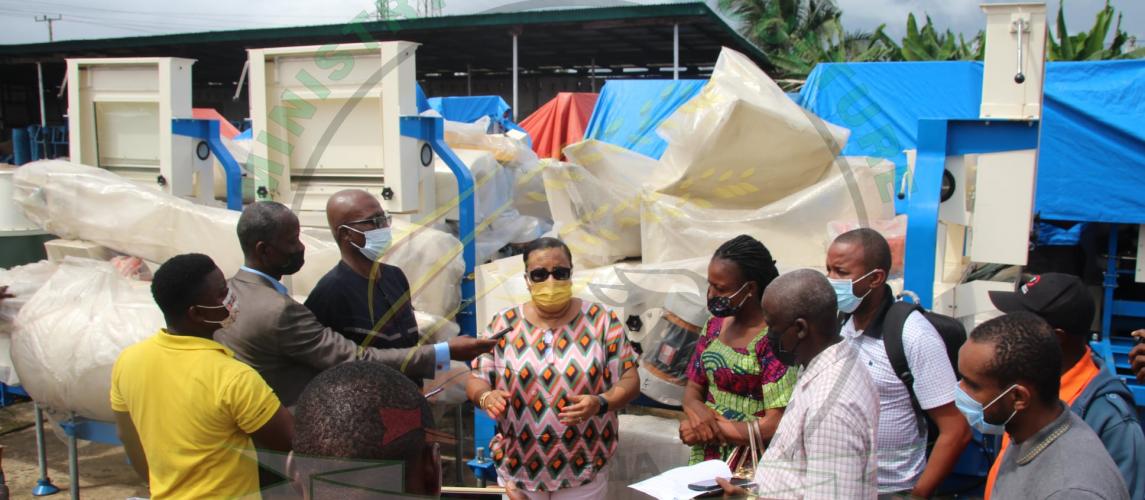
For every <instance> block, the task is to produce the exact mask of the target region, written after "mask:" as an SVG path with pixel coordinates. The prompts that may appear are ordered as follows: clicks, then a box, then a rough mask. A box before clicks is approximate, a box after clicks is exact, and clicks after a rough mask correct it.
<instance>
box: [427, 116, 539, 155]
mask: <svg viewBox="0 0 1145 500" xmlns="http://www.w3.org/2000/svg"><path fill="white" fill-rule="evenodd" d="M422 114H423V115H430V116H440V115H437V114H436V113H433V112H426V113H422ZM487 130H489V117H484V118H481V119H480V120H477V121H475V122H473V123H461V122H455V121H449V120H445V143H446V144H448V145H449V147H451V148H453V149H454V150H457V149H478V150H482V151H489V152H491V153H493V157H494V158H496V159H497V161H499V162H501V163H510V162H514V161H520V160H522V159H524V158H529V157H532V158H536V157H537V155H536V153H533V150H532V149H531V148H529V144H528V143H527V142H525V141H521V140H517V139H514V138H512V137H509V136H508V135H506V134H488V133H486V131H487Z"/></svg>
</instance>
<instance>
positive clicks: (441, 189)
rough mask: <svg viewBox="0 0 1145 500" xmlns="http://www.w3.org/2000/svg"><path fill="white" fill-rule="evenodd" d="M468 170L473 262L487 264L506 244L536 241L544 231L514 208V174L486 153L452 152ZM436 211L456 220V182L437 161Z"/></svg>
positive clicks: (443, 165) (435, 168)
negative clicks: (474, 232) (474, 244)
mask: <svg viewBox="0 0 1145 500" xmlns="http://www.w3.org/2000/svg"><path fill="white" fill-rule="evenodd" d="M453 152H454V153H456V154H457V156H458V158H459V159H461V161H462V163H465V165H466V166H468V167H469V170H470V172H472V173H473V182H474V184H475V185H476V188H475V189H474V193H475V194H476V204H475V205H476V210H477V213H476V222H477V228H478V231H477V261H478V262H485V261H487V260H490V259H491V258H492V257H493V256H495V255H496V254H497V251H498V250H500V249H501V248H502V247H504V246H505V245H507V244H510V243H524V242H529V241H532V240H534V239H537V238H538V237H540V236H541V235H542V234H544V232H545V231H547V230H548V227H547V225H546V224H544V223H543V222H542V221H540V220H538V219H537V218H536V217H531V216H525V215H521V214H520V212H518V211H517V209H516V207H515V206H514V203H513V199H514V198H515V197H516V196H515V188H516V178H515V177H516V175H515V172H514V171H513V170H512V169H510V168H508V167H503V166H502V165H501V164H500V163H498V162H497V160H495V159H494V158H493V154H492V153H490V152H488V151H481V150H471V149H468V150H467V149H455V150H454V151H453ZM434 183H435V186H436V188H437V193H436V198H437V209H438V210H439V211H442V212H444V213H445V217H446V218H447V219H450V220H457V219H458V194H457V178H456V177H455V176H454V175H453V171H451V170H450V169H449V166H447V165H446V164H445V162H444V161H442V160H441V158H437V159H436V160H435V164H434Z"/></svg>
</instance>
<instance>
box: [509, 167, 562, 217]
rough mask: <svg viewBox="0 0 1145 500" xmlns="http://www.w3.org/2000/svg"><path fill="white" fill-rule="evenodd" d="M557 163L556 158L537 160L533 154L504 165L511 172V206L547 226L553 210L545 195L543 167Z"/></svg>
mask: <svg viewBox="0 0 1145 500" xmlns="http://www.w3.org/2000/svg"><path fill="white" fill-rule="evenodd" d="M557 164H559V163H558V162H557V161H556V160H552V159H547V158H546V159H544V160H538V159H537V158H536V157H535V156H534V157H532V158H525V159H523V160H518V161H515V162H512V163H509V164H508V165H505V166H506V167H507V168H509V169H510V170H511V171H512V172H513V182H514V193H515V194H514V197H513V208H516V209H517V212H520V214H521V215H527V216H531V217H535V218H537V219H538V220H540V221H541V222H542V223H544V224H545V225H547V226H552V225H553V212H552V210H551V209H549V199H548V197H547V196H546V195H545V177H544V174H543V172H544V171H545V167H547V166H549V165H557ZM545 231H548V229H546V230H545Z"/></svg>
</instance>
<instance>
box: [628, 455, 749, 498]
mask: <svg viewBox="0 0 1145 500" xmlns="http://www.w3.org/2000/svg"><path fill="white" fill-rule="evenodd" d="M731 475H732V471H731V469H729V468H728V464H726V463H724V462H723V461H720V460H708V461H707V462H700V463H698V464H696V465H689V466H687V467H676V468H675V469H672V470H670V471H668V472H665V473H663V474H660V475H659V476H656V477H653V478H651V479H645V480H644V481H640V482H639V483H636V484H632V485H629V486H628V487H629V488H632V489H634V490H636V491H639V492H641V493H644V494H646V495H649V496H651V497H654V498H657V499H658V500H690V499H692V498H695V497H696V496H699V495H700V494H702V493H703V492H701V491H694V490H691V489H688V485H689V484H692V483H698V482H700V481H710V480H713V479H715V478H717V477H722V478H729V477H731Z"/></svg>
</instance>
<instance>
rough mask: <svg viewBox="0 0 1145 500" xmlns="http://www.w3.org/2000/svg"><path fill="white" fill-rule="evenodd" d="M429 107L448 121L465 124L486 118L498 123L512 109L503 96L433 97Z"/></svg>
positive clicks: (430, 99)
mask: <svg viewBox="0 0 1145 500" xmlns="http://www.w3.org/2000/svg"><path fill="white" fill-rule="evenodd" d="M429 107H430V108H433V109H434V110H435V111H437V112H438V113H441V116H443V117H444V118H445V119H446V120H450V121H455V122H463V123H473V122H475V121H477V120H480V119H481V118H484V117H486V116H488V117H490V118H492V119H493V120H494V121H497V120H500V119H502V118H504V117H505V113H506V112H508V111H509V109H511V108H509V104H508V103H506V102H505V100H504V99H502V98H501V96H496V95H475V96H468V97H431V98H429Z"/></svg>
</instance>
